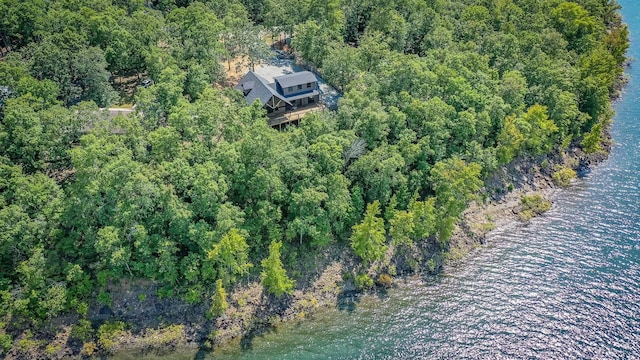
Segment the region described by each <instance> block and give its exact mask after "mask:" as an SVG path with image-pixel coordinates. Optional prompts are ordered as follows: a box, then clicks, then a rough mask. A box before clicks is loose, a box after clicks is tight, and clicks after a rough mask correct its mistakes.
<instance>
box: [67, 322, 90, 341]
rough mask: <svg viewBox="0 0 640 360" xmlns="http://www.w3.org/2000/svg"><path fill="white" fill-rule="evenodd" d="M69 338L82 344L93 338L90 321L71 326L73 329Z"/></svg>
mask: <svg viewBox="0 0 640 360" xmlns="http://www.w3.org/2000/svg"><path fill="white" fill-rule="evenodd" d="M71 336H72V337H74V338H76V339H78V340H81V341H82V342H86V341H89V340H90V339H91V337H92V336H93V329H92V328H91V321H89V320H86V319H82V320H80V321H78V323H77V324H75V325H73V328H72V329H71Z"/></svg>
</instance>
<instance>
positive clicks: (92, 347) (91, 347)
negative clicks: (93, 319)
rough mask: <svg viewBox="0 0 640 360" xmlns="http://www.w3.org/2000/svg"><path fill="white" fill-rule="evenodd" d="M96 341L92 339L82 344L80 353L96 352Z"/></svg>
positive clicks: (89, 354) (90, 353)
mask: <svg viewBox="0 0 640 360" xmlns="http://www.w3.org/2000/svg"><path fill="white" fill-rule="evenodd" d="M97 348H98V347H97V346H96V343H94V342H93V341H90V342H87V343H84V344H82V355H86V356H91V355H93V353H94V352H96V349H97Z"/></svg>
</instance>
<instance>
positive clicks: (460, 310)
mask: <svg viewBox="0 0 640 360" xmlns="http://www.w3.org/2000/svg"><path fill="white" fill-rule="evenodd" d="M619 3H620V4H621V5H622V6H623V10H622V12H623V16H624V19H625V21H626V22H627V23H628V24H629V26H630V31H631V38H632V46H631V48H630V51H629V55H630V56H632V57H633V58H636V59H640V43H638V42H637V41H640V2H638V1H637V0H620V1H619ZM628 74H629V76H630V79H631V81H630V82H629V84H628V86H627V88H626V90H625V93H624V95H623V97H622V99H621V101H619V102H618V103H617V104H616V105H615V110H616V111H617V115H616V118H615V123H614V126H613V129H612V133H613V138H614V140H615V146H614V148H613V151H612V153H611V156H610V158H609V160H607V161H606V162H605V163H603V164H602V165H600V166H598V167H597V168H596V169H594V171H593V172H591V173H590V174H588V175H587V176H586V178H584V179H581V180H580V181H578V182H577V183H576V184H575V185H574V186H572V187H571V188H570V189H569V190H568V191H566V192H565V193H563V194H562V195H561V196H560V198H559V199H558V200H557V201H556V204H555V206H554V208H553V209H552V210H551V211H550V212H548V213H547V214H545V215H544V216H542V217H540V218H537V219H534V220H533V221H532V223H531V224H530V225H529V226H527V227H516V228H507V229H500V230H498V231H495V232H494V233H493V234H491V235H490V237H489V239H488V246H486V247H484V248H482V249H480V250H479V251H477V252H475V253H474V254H472V255H471V256H470V257H469V258H467V259H466V260H465V261H464V262H463V263H462V264H460V265H459V266H456V267H455V268H451V269H448V270H447V271H446V272H445V274H443V275H442V276H440V277H438V278H437V279H435V280H434V281H433V282H431V283H428V284H426V283H424V282H421V281H420V280H413V281H412V283H410V284H403V285H402V286H400V287H399V288H398V289H394V290H392V291H391V292H390V293H389V294H388V297H386V298H384V299H378V298H364V299H363V300H362V301H361V302H360V303H359V304H358V305H357V306H356V308H355V310H354V311H351V312H348V311H340V310H329V311H325V312H322V313H321V314H319V315H317V316H315V317H314V319H313V320H310V321H307V322H302V323H301V324H297V325H289V326H285V327H283V328H279V329H278V330H277V331H275V332H272V333H269V334H265V335H263V336H261V337H257V338H254V339H253V341H251V342H250V343H249V344H248V347H247V348H246V349H244V350H240V349H238V348H237V347H229V348H225V349H221V350H218V351H216V353H214V354H213V357H215V358H245V359H315V358H317V359H325V358H331V359H358V358H359V359H399V358H446V359H458V358H472V359H473V358H484V359H496V358H509V359H510V358H537V359H566V358H588V359H593V358H596V359H616V358H628V359H640V186H639V181H640V146H639V143H640V141H639V140H640V122H639V121H638V119H640V63H635V64H634V65H633V66H632V67H631V68H630V69H629V70H628Z"/></svg>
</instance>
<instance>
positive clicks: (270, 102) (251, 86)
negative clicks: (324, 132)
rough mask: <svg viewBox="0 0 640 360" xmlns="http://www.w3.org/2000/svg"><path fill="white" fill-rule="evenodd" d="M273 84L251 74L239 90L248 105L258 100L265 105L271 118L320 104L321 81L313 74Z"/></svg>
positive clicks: (291, 76)
mask: <svg viewBox="0 0 640 360" xmlns="http://www.w3.org/2000/svg"><path fill="white" fill-rule="evenodd" d="M273 80H274V82H273V83H269V82H268V81H267V80H266V79H265V78H263V77H262V76H260V75H258V74H256V73H255V72H253V71H249V72H248V73H247V74H246V75H245V76H243V77H242V79H241V80H240V82H239V83H238V85H236V86H235V88H236V89H237V90H240V91H242V93H243V94H244V97H245V99H246V100H247V103H249V104H251V103H253V102H254V101H255V100H256V99H257V100H259V101H260V102H261V103H262V106H263V108H264V109H265V110H267V114H268V115H269V116H270V117H277V116H282V115H284V114H285V112H288V111H292V110H297V109H298V108H304V107H311V106H317V105H318V103H319V101H320V91H319V88H318V79H317V78H316V75H315V74H314V73H312V72H310V71H300V72H295V73H291V74H287V75H283V76H278V77H275V78H274V79H273Z"/></svg>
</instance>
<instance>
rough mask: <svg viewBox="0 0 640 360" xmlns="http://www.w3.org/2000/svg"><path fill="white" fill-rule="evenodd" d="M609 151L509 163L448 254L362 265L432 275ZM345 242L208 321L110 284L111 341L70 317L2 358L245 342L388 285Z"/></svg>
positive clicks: (432, 250)
mask: <svg viewBox="0 0 640 360" xmlns="http://www.w3.org/2000/svg"><path fill="white" fill-rule="evenodd" d="M608 144H610V141H609V142H608ZM609 150H610V146H609V145H607V146H605V149H604V150H603V151H602V152H600V153H596V154H590V155H588V154H584V153H583V152H582V151H581V150H580V149H579V148H577V147H573V148H572V149H570V150H568V151H566V152H564V153H561V154H555V155H553V156H547V157H542V158H521V159H519V160H517V161H514V162H512V163H511V164H509V165H508V166H506V167H503V168H501V169H499V170H498V171H496V172H495V173H494V174H493V175H492V176H491V177H490V178H489V179H487V181H486V182H485V188H484V189H483V192H482V194H480V196H479V199H481V200H479V201H477V202H474V203H472V204H470V206H469V207H468V208H467V210H466V211H465V212H464V213H463V218H462V219H461V221H460V222H459V224H458V227H457V229H456V232H455V234H454V236H453V238H452V239H451V242H450V249H449V251H448V252H447V253H446V254H443V253H441V252H440V251H439V249H438V247H437V245H436V244H435V240H434V239H425V240H424V241H422V242H420V243H419V244H417V248H416V249H415V251H417V252H419V256H418V258H420V259H421V261H420V262H419V264H418V267H417V268H416V267H415V265H414V267H413V268H412V267H411V266H410V265H408V264H407V262H406V261H403V259H402V257H401V256H399V255H398V254H394V251H393V249H392V248H391V247H390V251H389V254H388V256H387V259H386V260H383V261H382V263H378V264H375V263H374V264H372V266H371V267H370V268H369V269H366V271H367V272H368V273H370V274H371V275H374V276H375V275H378V276H379V275H380V274H387V275H388V273H390V272H391V271H389V270H390V269H391V267H390V266H389V265H390V264H393V269H394V272H395V273H393V274H391V275H393V276H395V280H398V279H402V278H403V277H409V276H416V275H419V276H423V277H428V276H433V275H434V274H437V273H438V272H440V271H442V269H443V267H445V266H447V264H451V263H455V262H456V261H458V260H460V259H462V258H463V257H464V256H465V255H466V254H467V253H468V252H469V251H471V250H473V249H475V248H478V247H480V246H481V245H482V244H484V240H485V237H486V235H487V233H489V232H490V231H491V230H493V229H495V228H498V227H503V226H506V225H509V224H513V223H519V224H525V223H526V221H523V220H524V219H523V218H522V216H521V212H522V211H523V205H522V199H523V197H526V196H535V195H540V197H541V198H542V199H544V200H545V201H549V202H550V203H551V202H553V201H554V199H555V198H556V197H557V195H558V193H559V191H561V188H560V187H559V186H558V185H556V183H555V182H554V179H553V173H554V169H558V168H560V167H562V168H566V167H571V168H573V169H575V170H576V172H577V173H578V174H580V175H583V174H586V173H588V171H589V169H590V168H591V167H592V166H594V165H596V164H598V163H599V162H601V161H603V160H604V159H606V158H607V154H608V152H609ZM344 246H346V245H344V244H343V245H335V246H334V247H332V248H330V249H329V250H328V251H327V252H325V254H324V257H323V258H313V259H303V260H301V261H300V264H299V265H300V266H299V268H298V269H293V271H298V272H300V271H304V275H303V276H302V279H301V286H300V287H299V289H298V290H296V291H295V292H294V293H293V294H292V295H291V296H285V297H283V298H275V297H272V296H268V295H265V292H264V291H263V289H262V286H261V285H260V282H259V279H252V280H249V281H247V282H246V283H244V284H242V285H240V286H237V287H236V288H235V289H233V291H231V292H230V293H229V301H228V302H229V307H228V309H227V310H226V311H225V313H224V314H223V315H222V316H219V317H217V318H215V319H213V320H208V321H207V320H206V317H205V316H206V315H205V314H206V312H207V304H203V303H200V304H188V303H186V302H184V301H181V300H177V299H160V298H158V297H157V296H156V295H155V284H153V283H152V282H149V281H135V282H125V283H120V284H117V285H113V286H111V288H110V289H109V290H110V291H111V292H112V295H113V299H114V301H113V304H112V306H111V307H105V306H98V305H95V306H94V307H93V308H92V309H91V311H90V316H89V318H90V319H91V320H92V323H93V327H94V328H95V327H96V326H97V325H99V324H102V323H105V322H107V321H120V322H122V323H123V324H124V325H125V326H124V327H123V328H122V329H119V330H117V331H115V332H114V333H113V334H110V335H109V339H108V340H109V343H108V344H107V343H105V341H103V340H102V339H101V337H100V336H99V340H98V343H99V344H95V343H92V344H93V345H91V344H90V345H89V346H88V345H87V343H84V344H83V343H82V342H80V341H78V340H75V339H73V338H72V337H71V331H72V330H71V329H72V326H71V325H69V324H74V323H75V322H77V320H78V319H75V318H71V317H70V318H66V319H58V320H56V321H55V322H52V323H51V324H50V325H49V328H50V329H55V331H52V332H50V333H49V334H48V336H46V337H45V338H50V339H52V340H51V341H50V342H49V343H48V344H45V343H43V342H37V341H35V340H29V339H25V338H24V337H23V338H22V339H21V338H18V339H16V340H17V343H18V344H23V346H22V347H20V346H18V347H17V349H16V350H12V352H10V353H9V354H7V359H23V358H25V359H26V358H29V359H36V358H38V359H62V358H88V357H92V356H96V355H101V356H102V355H105V354H106V352H104V351H99V350H98V348H101V349H105V348H107V349H108V353H109V354H115V356H116V357H118V354H119V353H121V354H128V355H131V354H140V355H143V354H150V353H152V354H166V353H170V352H172V351H174V350H175V349H181V350H182V351H190V352H194V353H195V352H196V351H198V349H202V350H204V351H206V350H208V349H212V348H213V347H215V346H217V345H220V344H227V343H229V342H238V343H239V346H243V344H244V343H246V342H248V341H250V340H251V339H252V338H253V337H255V336H258V335H260V334H261V333H262V332H264V331H269V330H270V329H272V328H273V327H275V326H277V325H278V324H279V323H282V322H288V321H297V320H302V319H305V318H306V317H308V316H310V315H311V314H313V313H314V312H317V311H318V310H320V309H322V308H327V307H335V306H340V305H344V304H347V305H348V304H350V303H352V302H353V299H354V297H356V296H360V295H361V294H363V293H364V294H365V296H366V294H367V293H375V292H376V291H378V289H380V288H382V287H387V286H391V284H390V283H384V284H383V283H380V280H379V281H378V284H377V286H374V287H373V288H371V289H370V290H368V291H364V292H361V291H359V290H358V289H357V288H356V286H355V282H354V276H353V274H354V273H355V270H356V269H359V266H361V265H360V262H359V261H358V260H357V259H356V258H355V257H354V256H352V255H350V251H345V249H344ZM415 251H414V252H415ZM414 255H415V254H414ZM360 270H362V269H360ZM374 278H375V277H374ZM378 279H380V278H378ZM390 279H392V280H391V281H394V279H393V278H390ZM38 335H41V334H38ZM42 335H44V334H42ZM52 335H53V336H52ZM37 337H38V338H39V337H40V336H37ZM21 340H22V342H21ZM30 341H31V343H30ZM89 343H91V342H89Z"/></svg>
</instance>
